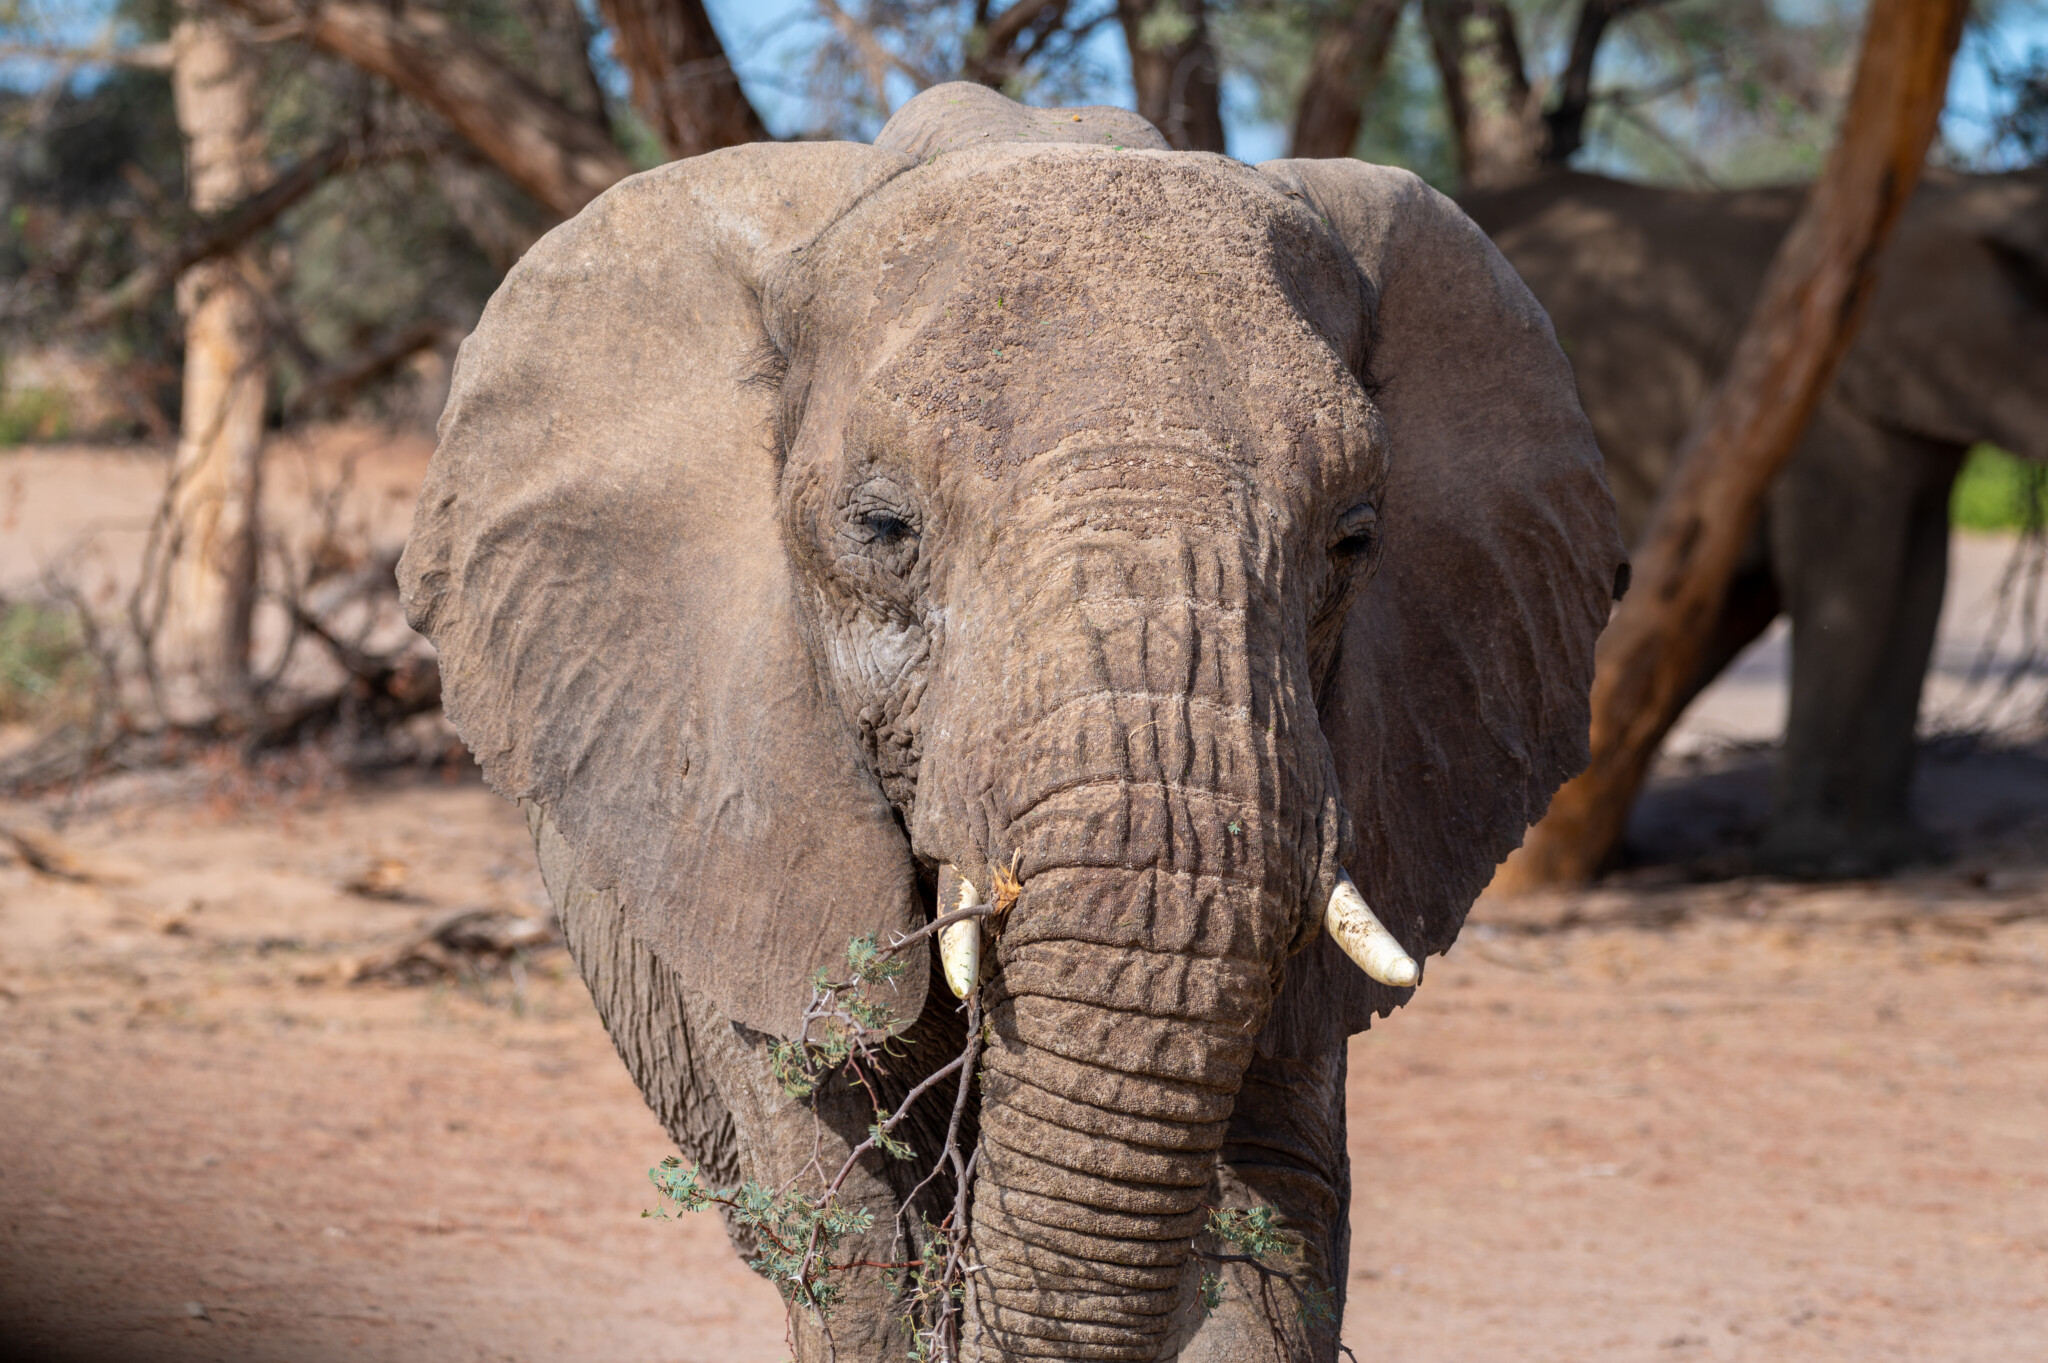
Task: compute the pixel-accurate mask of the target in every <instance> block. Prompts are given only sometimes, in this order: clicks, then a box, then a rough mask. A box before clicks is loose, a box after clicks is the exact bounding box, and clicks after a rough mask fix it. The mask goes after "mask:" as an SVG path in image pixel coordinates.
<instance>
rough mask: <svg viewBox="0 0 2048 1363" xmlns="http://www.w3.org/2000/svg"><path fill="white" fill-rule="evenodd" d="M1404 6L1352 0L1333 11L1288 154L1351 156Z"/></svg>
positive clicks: (1319, 38)
mask: <svg viewBox="0 0 2048 1363" xmlns="http://www.w3.org/2000/svg"><path fill="white" fill-rule="evenodd" d="M1405 2H1406V0H1349V3H1347V4H1344V5H1341V6H1339V7H1338V8H1337V9H1335V10H1333V11H1331V13H1330V16H1329V19H1328V20H1327V21H1326V22H1325V23H1324V25H1323V28H1322V31H1321V32H1320V33H1318V34H1317V35H1316V45H1315V49H1314V51H1313V53H1312V54H1311V55H1310V57H1309V63H1308V80H1307V81H1306V82H1305V83H1304V84H1303V85H1302V87H1301V101H1300V103H1299V104H1297V105H1296V106H1295V111H1294V135H1293V137H1292V138H1291V139H1290V143H1289V147H1288V151H1287V154H1288V155H1289V156H1297V157H1299V156H1349V155H1351V149H1352V147H1353V146H1355V145H1357V142H1358V130H1359V129H1360V128H1361V127H1363V126H1364V125H1365V103H1366V100H1367V99H1369V98H1370V97H1371V95H1372V90H1373V87H1374V86H1375V85H1377V84H1378V83H1379V79H1380V72H1381V71H1382V70H1383V69H1385V67H1386V64H1387V49H1388V47H1390V46H1391V45H1392V43H1393V40H1394V29H1395V26H1396V25H1398V24H1399V23H1400V22H1401V9H1402V6H1403V5H1404V4H1405Z"/></svg>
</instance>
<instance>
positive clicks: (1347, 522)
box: [1330, 502, 1380, 558]
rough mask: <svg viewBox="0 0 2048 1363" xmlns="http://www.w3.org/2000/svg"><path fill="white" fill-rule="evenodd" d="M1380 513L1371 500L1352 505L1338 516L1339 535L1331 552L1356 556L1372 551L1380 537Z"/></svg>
mask: <svg viewBox="0 0 2048 1363" xmlns="http://www.w3.org/2000/svg"><path fill="white" fill-rule="evenodd" d="M1379 530H1380V513H1379V511H1378V510H1377V509H1375V508H1374V506H1373V504H1372V503H1371V502H1366V503H1364V504H1362V505H1359V506H1354V507H1352V508H1351V509H1350V510H1349V511H1347V512H1345V513H1344V514H1343V515H1341V516H1339V517H1338V518H1337V537H1336V539H1335V540H1334V541H1333V542H1332V543H1331V545H1330V552H1331V553H1332V554H1334V555H1336V556H1337V557H1340V558H1356V557H1359V556H1361V555H1364V554H1369V553H1371V552H1372V547H1373V545H1374V544H1375V543H1376V542H1377V541H1378V539H1379Z"/></svg>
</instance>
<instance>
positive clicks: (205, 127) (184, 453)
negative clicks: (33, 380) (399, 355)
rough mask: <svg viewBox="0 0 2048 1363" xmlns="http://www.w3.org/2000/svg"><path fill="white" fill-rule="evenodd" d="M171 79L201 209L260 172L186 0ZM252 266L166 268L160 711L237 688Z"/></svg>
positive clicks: (233, 198)
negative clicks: (169, 443)
mask: <svg viewBox="0 0 2048 1363" xmlns="http://www.w3.org/2000/svg"><path fill="white" fill-rule="evenodd" d="M172 44H173V48H172V50H173V54H174V55H173V65H172V70H171V79H172V89H173V93H174V96H175V99H176V105H177V117H178V127H179V130H180V131H182V132H183V133H184V135H185V140H186V183H187V186H188V189H189V195H190V199H191V204H192V208H193V211H194V212H196V213H199V214H201V215H207V214H213V213H218V212H220V211H222V210H223V209H226V208H229V207H231V206H233V205H235V204H237V203H239V202H241V201H242V200H243V199H245V198H247V197H248V196H249V195H250V194H252V193H254V192H255V191H257V190H258V189H260V188H262V185H263V181H264V180H265V178H266V177H267V170H268V167H267V164H266V162H265V159H264V156H263V135H262V129H261V126H260V123H259V119H258V111H257V105H256V88H255V87H256V70H255V63H254V60H253V57H252V54H251V53H250V52H249V50H248V49H247V48H246V47H245V46H243V45H242V44H241V43H239V42H237V41H236V40H235V38H234V37H233V36H232V34H231V33H230V32H229V31H228V28H227V26H226V25H225V24H224V23H222V22H221V21H220V20H218V19H216V18H210V17H207V16H206V15H205V14H204V13H203V12H201V11H199V10H196V9H188V10H187V11H186V14H185V17H184V18H183V19H181V20H180V22H179V24H178V26H177V30H176V33H175V34H174V35H173V39H172ZM256 288H257V285H256V283H255V279H254V272H253V267H252V263H251V262H250V261H249V260H248V259H246V258H245V257H244V256H243V255H242V254H241V253H240V252H229V253H226V254H223V255H219V256H215V257H213V258H211V259H209V260H205V261H201V262H200V263H199V264H197V265H194V266H192V267H190V268H189V269H187V270H186V271H185V272H184V274H183V275H181V276H180V277H179V279H178V308H179V311H180V313H181V314H182V315H183V317H184V319H185V376H184V405H183V411H182V415H181V417H180V429H179V437H178V452H177V458H176V461H175V463H174V465H173V469H172V476H171V488H170V492H169V494H168V495H169V504H168V507H167V516H166V522H165V531H166V537H165V542H164V546H163V547H164V551H165V552H164V556H163V558H162V569H161V570H162V572H163V574H164V577H163V582H162V588H161V590H162V596H161V603H162V614H161V616H160V618H159V620H158V623H157V625H156V631H155V639H154V645H155V647H154V652H155V662H156V666H157V670H158V673H159V675H160V677H161V678H162V679H163V681H164V683H165V686H166V688H167V693H166V701H167V704H169V705H170V706H171V707H172V708H173V710H174V713H173V716H172V717H173V718H176V719H181V720H193V719H199V718H204V717H208V716H210V715H212V714H218V713H220V712H222V711H232V710H235V709H237V708H239V707H241V706H242V705H244V704H246V703H247V701H248V698H249V695H248V692H249V633H250V620H251V617H252V614H253V612H254V608H255V597H256V564H257V538H256V537H257V524H256V508H257V497H258V494H259V491H260V488H261V483H262V452H263V406H264V398H265V395H266V394H267V393H268V391H269V385H270V364H269V359H268V356H267V350H266V345H265V338H264V326H263V317H262V310H261V307H260V305H259V300H258V298H257V295H256Z"/></svg>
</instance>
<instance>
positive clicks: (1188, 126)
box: [1116, 0, 1223, 151]
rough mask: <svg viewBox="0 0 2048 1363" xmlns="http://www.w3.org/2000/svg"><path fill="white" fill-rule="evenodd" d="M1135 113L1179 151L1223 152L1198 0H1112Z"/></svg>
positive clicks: (1214, 77)
mask: <svg viewBox="0 0 2048 1363" xmlns="http://www.w3.org/2000/svg"><path fill="white" fill-rule="evenodd" d="M1116 9H1117V18H1118V19H1119V20H1120V21H1121V22H1122V24H1123V27H1124V41H1125V43H1126V44H1127V45H1128V46H1129V48H1130V54H1131V84H1132V85H1133V86H1135V87H1136V89H1137V92H1138V113H1139V114H1140V116H1142V117H1143V118H1145V119H1146V120H1147V121H1149V122H1150V123H1151V124H1152V126H1153V127H1155V128H1157V129H1159V131H1160V133H1161V135H1162V136H1164V137H1165V138H1166V141H1167V145H1169V146H1171V147H1173V148H1175V149H1176V150H1179V151H1222V150H1223V105H1222V92H1221V87H1220V86H1219V84H1218V77H1219V74H1220V73H1219V70H1218V68H1217V65H1216V52H1215V49H1214V48H1212V47H1210V46H1209V17H1208V12H1207V10H1206V8H1205V6H1204V3H1203V0H1117V7H1116Z"/></svg>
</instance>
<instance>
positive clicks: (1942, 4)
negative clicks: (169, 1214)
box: [1494, 0, 1966, 893]
mask: <svg viewBox="0 0 2048 1363" xmlns="http://www.w3.org/2000/svg"><path fill="white" fill-rule="evenodd" d="M1965 9H1966V4H1965V0H1874V3H1873V4H1872V5H1871V10H1870V18H1869V20H1868V23H1867V27H1866V29H1865V31H1864V35H1863V50H1862V54H1861V56H1860V57H1859V59H1858V63H1857V68H1856V84H1855V88H1854V89H1853V90H1852V91H1851V92H1850V95H1849V107H1848V110H1847V112H1846V113H1845V114H1844V116H1843V120H1842V133H1841V138H1840V140H1839V141H1838V142H1837V143H1836V144H1835V149H1834V151H1833V153H1832V154H1831V155H1830V156H1829V158H1828V164H1827V169H1826V170H1825V171H1824V172H1823V173H1822V175H1821V178H1820V182H1819V183H1818V184H1817V185H1815V187H1814V190H1813V193H1812V194H1811V195H1810V196H1809V197H1808V199H1807V201H1806V206H1805V207H1804V208H1803V209H1802V210H1801V212H1800V215H1799V218H1798V220H1797V221H1795V222H1794V223H1793V225H1792V230H1791V232H1790V234H1788V235H1787V236H1786V238H1785V241H1784V243H1783V244H1782V245H1781V246H1780V247H1779V248H1778V254H1777V256H1776V258H1775V259H1773V261H1772V262H1771V271H1770V274H1769V275H1768V276H1767V277H1766V279H1765V281H1764V288H1763V292H1762V294H1761V295H1760V296H1759V298H1758V300H1757V303H1756V307H1755V309H1754V310H1753V311H1752V312H1751V314H1750V319H1749V324H1748V326H1747V327H1745V328H1744V330H1743V334H1742V337H1741V339H1740V340H1739V341H1738V342H1737V343H1736V347H1735V354H1734V357H1733V358H1732V359H1731V360H1730V362H1729V365H1728V370H1727V372H1726V373H1725V374H1724V375H1723V376H1722V378H1721V381H1720V383H1719V384H1718V385H1717V386H1716V387H1715V389H1714V391H1713V393H1712V394H1711V395H1710V396H1709V397H1708V399H1707V401H1706V403H1705V405H1704V406H1703V407H1702V408H1701V409H1700V411H1699V413H1698V415H1697V416H1696V417H1695V418H1694V420H1693V425H1692V430H1691V432H1690V434H1689V435H1688V436H1687V438H1686V442H1685V447H1684V452H1683V453H1682V455H1681V457H1680V463H1679V468H1678V472H1677V474H1676V476H1675V477H1674V478H1673V479H1672V480H1671V483H1670V485H1669V486H1668V487H1667V489H1666V490H1665V493H1664V496H1663V499H1662V501H1660V503H1659V504H1658V507H1657V510H1656V512H1655V513H1654V514H1653V515H1652V517H1651V521H1650V526H1649V529H1648V531H1647V532H1646V533H1645V536H1644V541H1643V544H1642V546H1641V548H1640V549H1639V550H1638V551H1637V554H1636V564H1635V586H1634V590H1633V591H1632V593H1631V594H1630V595H1629V597H1628V599H1627V600H1626V601H1624V602H1623V603H1622V605H1621V606H1620V607H1619V608H1618V609H1617V610H1616V611H1615V615H1614V619H1613V620H1612V621H1611V622H1610V623H1609V625H1608V627H1607V632H1606V634H1605V635H1603V636H1602V637H1601V640H1600V650H1599V655H1598V669H1597V672H1596V675H1595V679H1594V683H1593V734H1592V739H1593V760H1592V763H1591V765H1590V766H1588V767H1587V769H1586V771H1585V772H1584V774H1582V775H1581V776H1579V777H1578V778H1577V779H1576V780H1574V781H1572V782H1571V783H1570V784H1568V785H1566V786H1565V787H1564V788H1563V789H1562V790H1560V791H1559V792H1558V793H1557V797H1556V799H1554V800H1553V801H1552V802H1551V805H1550V812H1549V813H1548V814H1546V815H1545V816H1544V818H1543V821H1542V822H1541V823H1539V824H1537V825H1536V826H1535V827H1534V828H1532V829H1531V830H1530V832H1529V837H1528V840H1527V841H1526V842H1525V843H1524V844H1523V846H1522V849H1521V850H1520V851H1519V852H1517V853H1516V854H1515V855H1514V856H1512V857H1510V858H1509V859H1508V861H1507V863H1506V864H1505V865H1504V866H1503V867H1502V868H1501V871H1500V874H1499V875H1498V876H1497V877H1495V880H1494V888H1495V889H1496V890H1497V891H1499V892H1504V893H1513V892H1516V891H1520V890H1526V889H1531V888H1535V887H1538V886H1542V885H1552V884H1560V883H1568V882H1575V881H1583V880H1585V879H1587V878H1589V877H1591V876H1592V875H1593V874H1594V873H1595V872H1597V871H1598V870H1599V869H1600V867H1601V865H1602V863H1604V862H1605V861H1606V860H1607V858H1608V856H1609V855H1610V853H1612V851H1613V850H1614V848H1615V846H1616V845H1617V844H1618V843H1619V842H1620V840H1621V834H1622V830H1623V828H1624V826H1625V824H1626V822H1627V819H1628V811H1629V806H1630V805H1631V804H1632V803H1633V802H1634V800H1635V795H1636V791H1637V790H1638V789H1639V788H1640V787H1641V785H1642V780H1643V776H1644V773H1645V772H1646V771H1647V770H1648V768H1649V764H1650V759H1651V758H1652V757H1653V756H1654V755H1655V753H1656V750H1657V744H1658V742H1659V741H1660V740H1661V739H1662V738H1663V736H1664V734H1665V732H1666V731H1667V730H1668V729H1669V728H1670V727H1671V725H1672V723H1673V722H1674V721H1675V720H1676V719H1677V717H1678V713H1679V708H1680V706H1681V705H1682V704H1683V701H1684V698H1685V696H1686V690H1687V686H1688V683H1689V682H1690V681H1691V679H1692V677H1693V675H1694V674H1695V673H1696V671H1697V670H1698V667H1699V661H1700V652H1701V649H1702V648H1703V647H1704V644H1705V641H1706V639H1707V638H1708V635H1709V632H1710V630H1711V628H1712V625H1713V622H1714V620H1715V619H1716V618H1717V617H1718V616H1719V614H1720V611H1721V603H1722V600H1723V598H1724V596H1725V595H1726V593H1727V588H1728V582H1729V579H1730V577H1731V576H1732V575H1733V572H1734V568H1735V563H1736V560H1737V557H1738V556H1739V555H1740V554H1741V552H1742V547H1743V545H1744V544H1745V543H1746V542H1747V540H1748V538H1749V533H1750V529H1751V527H1752V526H1753V525H1754V524H1755V521H1756V516H1757V511H1758V508H1759V507H1760V506H1761V505H1762V502H1763V497H1764V493H1765V491H1766V490H1767V489H1768V488H1769V486H1770V482H1771V479H1772V477H1773V476H1774V475H1775V474H1776V473H1777V471H1778V469H1779V468H1780V466H1782V465H1783V463H1784V462H1785V460H1786V458H1787V457H1789V456H1790V455H1791V453H1792V450H1793V447H1794V446H1795V445H1796V444H1797V443H1798V440H1799V436H1800V433H1801V432H1802V431H1803V430H1804V429H1805V427H1806V421H1807V418H1808V416H1809V415H1810V414H1811V413H1812V410H1813V406H1814V404H1815V403H1816V402H1817V401H1818V400H1819V398H1820V395H1821V393H1822V392H1823V391H1825V389H1826V388H1827V385H1828V382H1829V380H1830V379H1831V378H1832V377H1833V375H1834V370H1835V365H1836V364H1837V362H1838V361H1839V360H1840V359H1841V356H1842V354H1843V352H1844V351H1845V350H1847V349H1848V345H1849V342H1850V340H1851V339H1852V338H1853V337H1854V335H1855V329H1856V323H1857V321H1858V320H1859V317H1860V315H1861V312H1862V308H1863V304H1864V302H1865V300H1866V299H1867V298H1868V296H1869V293H1870V286H1871V283H1872V281H1873V279H1874V277H1875V272H1874V269H1873V264H1874V262H1875V261H1876V259H1877V254H1878V252H1879V251H1880V250H1881V249H1882V248H1883V246H1884V243H1885V239H1886V238H1887V237H1888V236H1889V234H1890V232H1891V228H1892V225H1893V223H1894V222H1896V221H1897V219H1898V215H1899V212H1900V210H1901V209H1903V208H1904V206H1905V203H1906V199H1907V198H1908V196H1909V195H1911V193H1912V191H1913V184H1914V182H1915V181H1916V180H1917V179H1918V178H1919V175H1920V166H1921V163H1922V162H1923V161H1925V160H1926V157H1927V144H1928V142H1929V140H1930V139H1931V138H1932V137H1933V135H1934V127H1935V122H1936V120H1937V119H1938V118H1939V116H1940V114H1941V106H1942V101H1943V97H1944V95H1945V93H1946V91H1947V88H1948V72H1949V62H1950V59H1951V57H1953V55H1954V53H1955V47H1956V41H1957V38H1958V37H1959V36H1960V35H1961V32H1962V24H1963V16H1964V12H1965Z"/></svg>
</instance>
